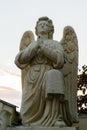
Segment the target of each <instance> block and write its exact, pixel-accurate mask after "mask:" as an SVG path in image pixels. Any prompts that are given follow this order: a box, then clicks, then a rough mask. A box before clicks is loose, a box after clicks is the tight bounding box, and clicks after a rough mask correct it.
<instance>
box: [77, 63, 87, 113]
mask: <svg viewBox="0 0 87 130" xmlns="http://www.w3.org/2000/svg"><path fill="white" fill-rule="evenodd" d="M79 71H80V73H81V74H79V75H78V76H77V91H78V90H81V91H82V95H80V96H77V102H78V104H77V106H78V113H79V114H87V94H86V89H87V65H84V66H82V70H79Z"/></svg>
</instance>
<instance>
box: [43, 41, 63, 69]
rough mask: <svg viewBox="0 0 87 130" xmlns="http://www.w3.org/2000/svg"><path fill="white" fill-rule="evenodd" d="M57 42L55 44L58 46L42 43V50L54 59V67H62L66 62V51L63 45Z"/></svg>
mask: <svg viewBox="0 0 87 130" xmlns="http://www.w3.org/2000/svg"><path fill="white" fill-rule="evenodd" d="M57 44H58V45H55V46H56V48H53V47H48V46H46V45H44V44H42V45H41V52H42V53H43V55H45V56H46V57H47V58H49V59H50V60H51V61H52V63H53V66H54V68H62V67H63V64H64V52H63V49H62V46H61V45H60V44H59V43H57Z"/></svg>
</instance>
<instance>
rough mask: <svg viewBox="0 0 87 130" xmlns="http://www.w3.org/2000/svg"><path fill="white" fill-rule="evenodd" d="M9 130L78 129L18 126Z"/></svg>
mask: <svg viewBox="0 0 87 130" xmlns="http://www.w3.org/2000/svg"><path fill="white" fill-rule="evenodd" d="M7 130H77V128H76V127H61V128H59V127H31V126H30V127H24V126H17V127H8V128H7Z"/></svg>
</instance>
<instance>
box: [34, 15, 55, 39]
mask: <svg viewBox="0 0 87 130" xmlns="http://www.w3.org/2000/svg"><path fill="white" fill-rule="evenodd" d="M35 29H36V31H35V32H36V35H37V36H38V35H39V33H40V31H42V32H43V33H47V34H48V38H49V39H52V38H53V33H54V26H53V23H52V20H51V19H49V18H48V17H41V18H39V19H38V21H37V23H36V27H35Z"/></svg>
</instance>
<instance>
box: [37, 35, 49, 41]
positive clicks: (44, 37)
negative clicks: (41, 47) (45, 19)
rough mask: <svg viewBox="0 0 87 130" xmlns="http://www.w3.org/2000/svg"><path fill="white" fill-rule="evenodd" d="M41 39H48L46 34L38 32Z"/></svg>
mask: <svg viewBox="0 0 87 130" xmlns="http://www.w3.org/2000/svg"><path fill="white" fill-rule="evenodd" d="M39 36H40V37H41V38H42V39H43V40H46V39H48V34H40V35H39Z"/></svg>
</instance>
